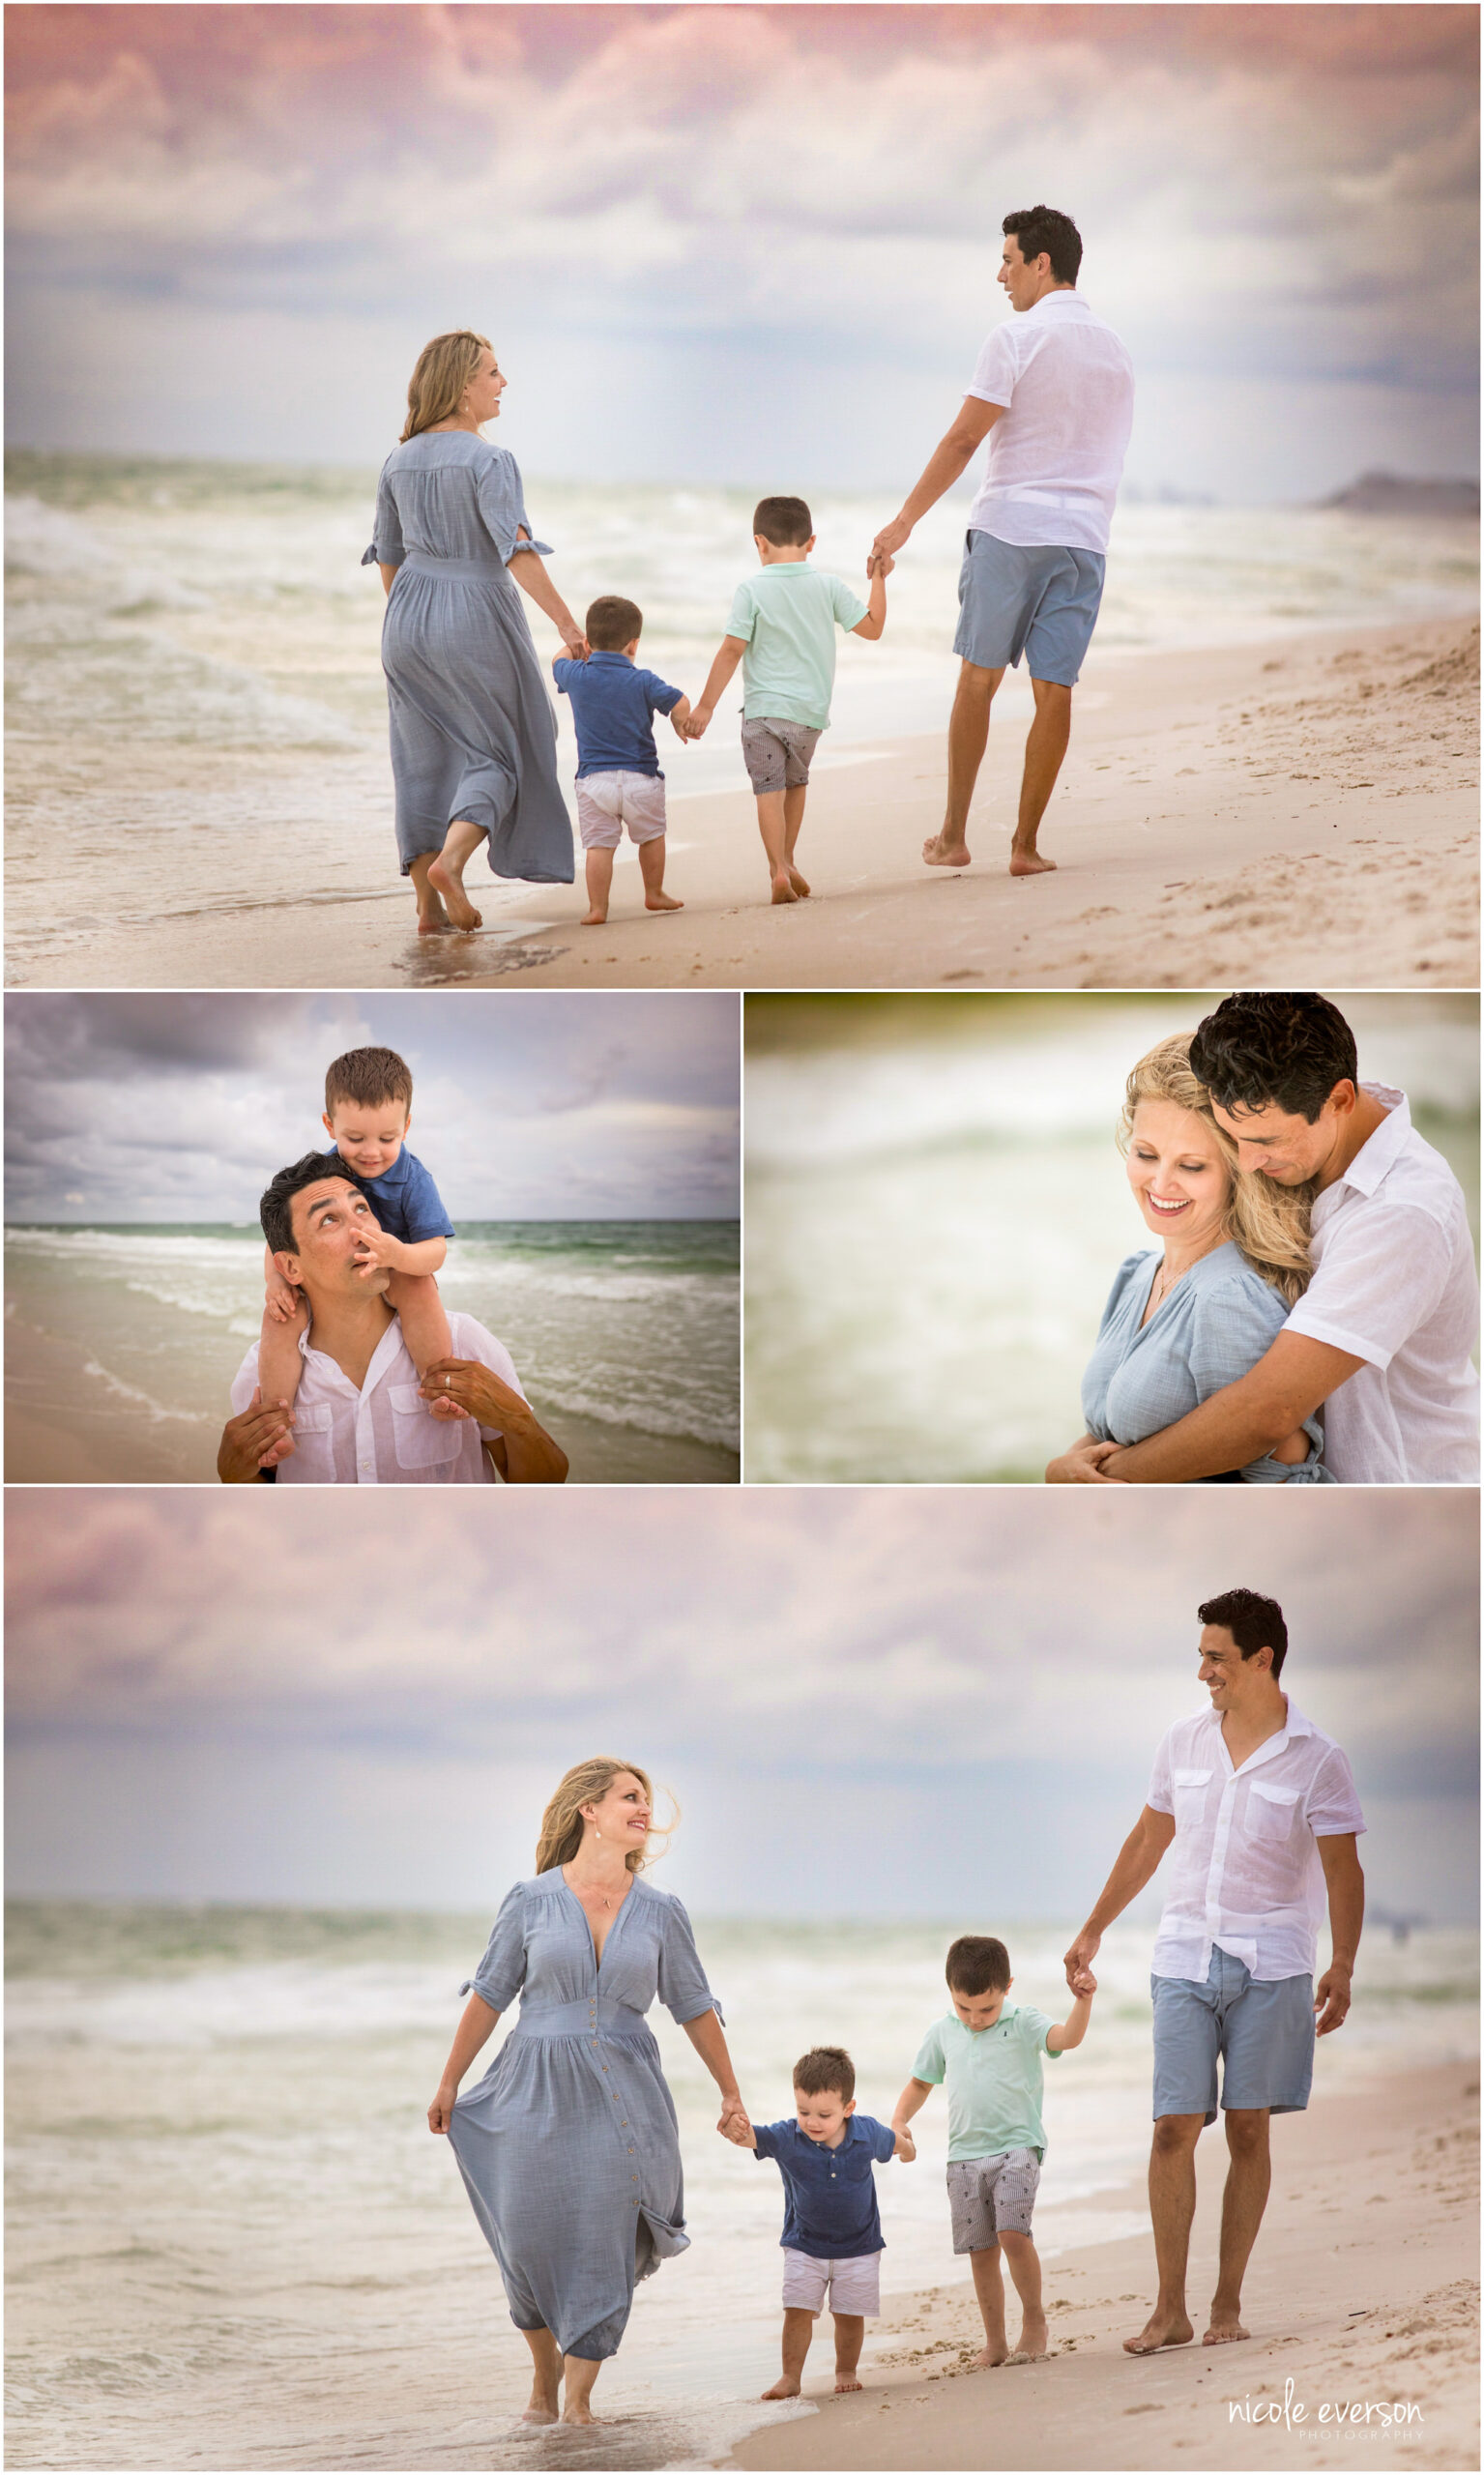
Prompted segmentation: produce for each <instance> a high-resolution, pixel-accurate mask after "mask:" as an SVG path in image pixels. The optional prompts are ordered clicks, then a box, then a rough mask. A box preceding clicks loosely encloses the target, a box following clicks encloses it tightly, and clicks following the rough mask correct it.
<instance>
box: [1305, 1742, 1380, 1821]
mask: <svg viewBox="0 0 1484 2475" xmlns="http://www.w3.org/2000/svg"><path fill="white" fill-rule="evenodd" d="M1303 1818H1304V1820H1305V1821H1306V1822H1307V1823H1308V1825H1309V1828H1310V1829H1311V1830H1312V1831H1313V1833H1314V1836H1315V1838H1316V1839H1338V1838H1342V1837H1348V1836H1349V1834H1350V1833H1351V1832H1352V1831H1353V1832H1354V1834H1355V1836H1356V1838H1357V1839H1358V1838H1359V1837H1360V1835H1361V1833H1362V1832H1363V1831H1364V1829H1365V1826H1366V1823H1365V1816H1364V1814H1363V1813H1362V1812H1361V1810H1360V1798H1359V1795H1358V1793H1357V1792H1356V1789H1355V1779H1354V1773H1353V1770H1352V1769H1351V1766H1350V1762H1349V1761H1348V1760H1347V1758H1346V1756H1345V1755H1344V1754H1343V1753H1342V1752H1341V1751H1340V1748H1339V1746H1338V1745H1334V1746H1332V1747H1331V1749H1330V1751H1329V1752H1328V1753H1326V1754H1325V1756H1324V1761H1323V1762H1321V1764H1320V1766H1319V1769H1318V1770H1317V1771H1316V1773H1315V1777H1314V1785H1313V1787H1312V1788H1311V1789H1310V1790H1309V1793H1308V1795H1307V1797H1306V1798H1305V1801H1304V1809H1303Z"/></svg>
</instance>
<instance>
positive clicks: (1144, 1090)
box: [1118, 1032, 1314, 1306]
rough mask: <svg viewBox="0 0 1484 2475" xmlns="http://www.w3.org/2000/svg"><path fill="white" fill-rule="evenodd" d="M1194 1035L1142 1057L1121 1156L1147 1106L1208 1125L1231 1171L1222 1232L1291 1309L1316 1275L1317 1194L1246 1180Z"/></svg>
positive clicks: (1132, 1080)
mask: <svg viewBox="0 0 1484 2475" xmlns="http://www.w3.org/2000/svg"><path fill="white" fill-rule="evenodd" d="M1192 1036H1193V1035H1192V1034H1191V1033H1189V1032H1177V1033H1176V1034H1174V1035H1173V1037H1171V1038H1170V1039H1167V1040H1161V1041H1160V1043H1159V1045H1158V1047H1157V1048H1151V1049H1150V1050H1149V1055H1148V1056H1147V1057H1141V1058H1140V1060H1139V1063H1138V1064H1137V1065H1136V1066H1135V1067H1134V1070H1133V1072H1132V1073H1131V1074H1130V1076H1129V1078H1128V1082H1127V1084H1126V1086H1125V1087H1124V1095H1123V1114H1122V1117H1121V1118H1120V1121H1119V1133H1118V1144H1119V1150H1120V1151H1121V1152H1123V1153H1124V1154H1125V1156H1126V1154H1127V1151H1128V1146H1129V1143H1130V1140H1131V1139H1132V1136H1133V1130H1134V1111H1135V1109H1136V1108H1137V1107H1138V1105H1139V1103H1140V1101H1141V1100H1172V1101H1173V1102H1174V1103H1175V1106H1176V1107H1177V1108H1178V1109H1188V1110H1189V1112H1190V1115H1191V1116H1192V1117H1193V1118H1199V1119H1200V1121H1201V1122H1202V1124H1203V1125H1205V1126H1208V1127H1209V1129H1210V1131H1211V1133H1212V1134H1213V1135H1214V1136H1215V1138H1216V1144H1217V1148H1218V1150H1219V1151H1220V1154H1221V1158H1222V1160H1223V1162H1224V1163H1225V1166H1226V1173H1227V1203H1226V1211H1225V1213H1224V1215H1223V1219H1222V1233H1223V1235H1224V1236H1225V1237H1227V1238H1231V1239H1232V1240H1233V1241H1234V1243H1235V1244H1237V1246H1239V1247H1240V1249H1241V1251H1242V1253H1243V1255H1245V1257H1246V1259H1247V1261H1248V1263H1249V1264H1250V1265H1251V1266H1252V1268H1253V1270H1254V1271H1255V1272H1259V1273H1261V1275H1262V1277H1263V1279H1264V1280H1266V1282H1267V1284H1268V1286H1269V1287H1270V1288H1272V1289H1275V1290H1276V1291H1277V1293H1278V1295H1279V1296H1280V1297H1282V1298H1284V1299H1285V1300H1286V1301H1287V1303H1288V1304H1289V1305H1290V1306H1292V1305H1294V1304H1295V1301H1296V1300H1297V1299H1298V1298H1300V1297H1302V1296H1303V1294H1304V1291H1305V1290H1306V1289H1307V1288H1308V1286H1309V1283H1310V1281H1311V1280H1312V1279H1313V1277H1314V1266H1313V1265H1312V1264H1311V1262H1310V1261H1309V1206H1310V1204H1311V1202H1312V1200H1313V1188H1312V1187H1309V1186H1279V1185H1274V1183H1273V1181H1272V1179H1270V1178H1264V1177H1261V1176H1253V1177H1248V1176H1246V1175H1245V1174H1244V1173H1243V1172H1242V1170H1241V1169H1239V1168H1238V1166H1237V1146H1236V1144H1235V1143H1234V1142H1233V1141H1232V1138H1231V1136H1230V1135H1229V1134H1228V1133H1227V1131H1226V1129H1225V1127H1224V1126H1222V1125H1220V1124H1218V1122H1217V1121H1216V1119H1215V1117H1214V1116H1213V1114H1212V1111H1211V1104H1210V1095H1209V1093H1208V1091H1207V1089H1206V1086H1205V1084H1204V1083H1203V1082H1201V1081H1200V1079H1199V1077H1198V1076H1197V1075H1196V1074H1195V1073H1193V1072H1192V1070H1191V1064H1190V1042H1191V1038H1192Z"/></svg>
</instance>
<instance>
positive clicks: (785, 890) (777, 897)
mask: <svg viewBox="0 0 1484 2475" xmlns="http://www.w3.org/2000/svg"><path fill="white" fill-rule="evenodd" d="M772 898H773V900H774V902H797V901H798V900H799V896H798V895H797V893H796V892H795V891H794V888H793V885H792V883H791V881H790V878H789V874H788V871H787V869H785V870H784V872H783V874H782V876H780V877H774V879H773V881H772Z"/></svg>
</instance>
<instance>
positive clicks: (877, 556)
mask: <svg viewBox="0 0 1484 2475" xmlns="http://www.w3.org/2000/svg"><path fill="white" fill-rule="evenodd" d="M895 566H896V561H895V560H894V559H893V558H890V557H888V556H887V552H886V551H885V550H873V551H872V552H871V555H870V557H869V558H868V559H867V561H866V563H865V571H866V574H867V575H868V576H878V575H879V576H883V577H886V576H888V575H889V574H890V573H891V570H892V568H894V567H895Z"/></svg>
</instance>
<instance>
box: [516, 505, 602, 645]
mask: <svg viewBox="0 0 1484 2475" xmlns="http://www.w3.org/2000/svg"><path fill="white" fill-rule="evenodd" d="M507 565H508V566H509V571H510V573H511V575H512V576H513V577H514V579H515V581H516V583H517V584H518V585H519V587H520V589H521V592H522V593H528V594H529V595H530V597H531V598H532V600H533V601H534V602H535V604H536V606H537V608H538V610H543V611H544V612H545V614H546V616H547V618H548V619H549V620H550V621H551V624H552V626H554V627H555V629H556V631H557V633H558V635H559V636H560V637H561V639H562V642H563V643H564V645H565V646H566V647H567V653H568V654H569V655H570V656H571V658H572V660H573V661H586V659H587V657H588V640H587V638H586V636H585V635H584V634H583V632H582V629H581V628H580V627H579V626H578V625H577V622H576V620H575V619H574V618H573V617H572V614H571V612H570V611H569V610H568V608H567V604H566V602H565V601H564V600H563V598H562V596H561V595H560V594H559V593H558V591H557V588H556V586H555V585H554V584H553V583H552V581H551V578H550V576H549V575H548V574H547V573H546V567H545V562H544V560H543V559H542V558H541V555H540V552H539V551H538V550H533V549H532V548H531V546H530V543H529V539H528V538H527V536H526V535H525V534H524V533H522V534H520V535H519V536H518V538H517V540H516V545H515V547H514V549H513V550H512V551H511V552H510V555H509V561H508V562H507Z"/></svg>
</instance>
